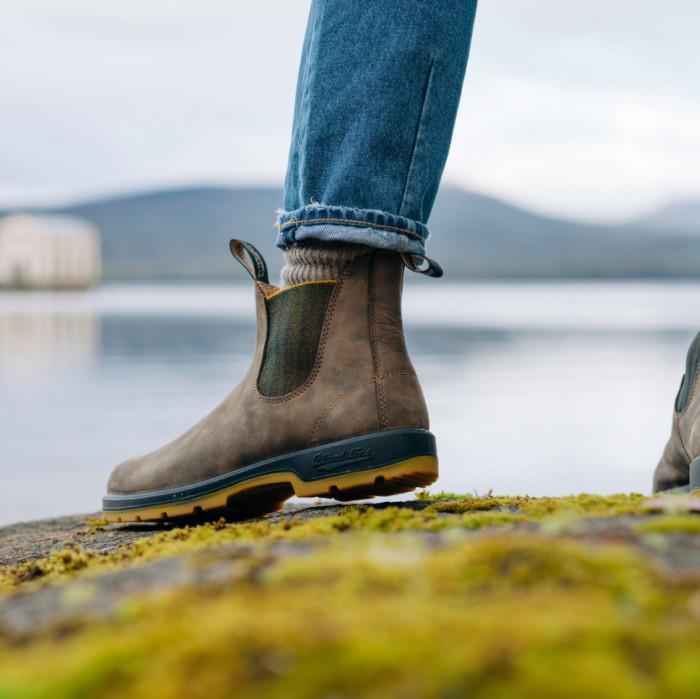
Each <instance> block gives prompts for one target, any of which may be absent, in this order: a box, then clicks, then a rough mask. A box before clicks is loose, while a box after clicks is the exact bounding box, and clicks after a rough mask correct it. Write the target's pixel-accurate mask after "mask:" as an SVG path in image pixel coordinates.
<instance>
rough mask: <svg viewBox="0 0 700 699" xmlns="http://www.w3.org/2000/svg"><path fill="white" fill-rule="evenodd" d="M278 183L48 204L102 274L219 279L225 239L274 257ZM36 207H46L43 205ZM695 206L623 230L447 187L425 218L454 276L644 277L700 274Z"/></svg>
mask: <svg viewBox="0 0 700 699" xmlns="http://www.w3.org/2000/svg"><path fill="white" fill-rule="evenodd" d="M280 201H281V191H280V190H279V189H276V188H227V187H192V188H182V189H173V190H162V191H151V192H144V193H137V194H131V195H125V196H119V197H114V198H109V199H102V200H96V201H90V202H85V203H80V204H77V205H74V206H67V207H62V208H60V209H51V212H53V213H68V214H71V215H76V216H81V217H83V218H86V219H88V220H90V221H92V222H93V223H94V224H96V225H97V226H98V227H99V229H100V230H101V232H102V236H103V256H104V270H105V276H106V277H107V278H112V279H114V278H132V279H134V278H139V279H142V278H148V279H154V278H219V277H231V276H236V275H239V274H241V273H242V272H240V270H238V269H237V267H238V266H237V265H235V264H234V263H233V262H232V260H231V259H230V256H229V253H228V246H227V243H228V240H229V238H231V237H240V238H244V239H247V240H250V241H252V242H253V243H254V244H255V245H257V246H258V247H260V249H261V251H262V252H263V253H264V254H265V255H266V256H267V257H268V259H269V260H270V262H271V265H270V266H271V274H272V276H273V278H274V277H275V276H276V275H277V273H278V269H279V266H280V265H279V262H280V259H281V257H280V255H279V254H278V252H277V251H276V249H275V247H274V236H275V231H274V228H273V220H274V212H275V210H276V208H277V207H278V206H279V204H280ZM43 211H48V209H45V210H43ZM698 211H700V202H698V201H695V202H681V203H678V204H675V205H670V206H668V207H666V208H664V209H662V210H660V211H659V212H657V213H656V214H654V215H652V216H650V217H647V218H645V219H643V220H639V221H635V222H631V223H628V224H625V225H620V226H602V225H592V224H585V223H580V222H575V221H570V220H565V219H558V218H552V217H547V216H542V215H539V214H535V213H532V212H530V211H527V210H525V209H523V208H519V207H517V206H513V205H511V204H508V203H506V202H504V201H501V200H499V199H495V198H492V197H487V196H484V195H481V194H477V193H474V192H468V191H463V190H460V189H455V188H450V187H445V188H443V189H442V191H441V192H440V195H439V197H438V200H437V202H436V206H435V210H434V212H433V216H432V218H431V221H430V225H431V229H432V231H433V236H432V238H431V240H430V246H429V251H430V255H431V256H433V257H435V258H436V259H437V260H438V261H439V262H440V263H441V264H442V265H443V266H444V268H445V270H446V273H447V274H448V275H450V276H452V277H476V278H487V277H494V278H533V277H535V278H561V277H571V278H601V277H621V278H643V277H699V276H700V218H699V217H698Z"/></svg>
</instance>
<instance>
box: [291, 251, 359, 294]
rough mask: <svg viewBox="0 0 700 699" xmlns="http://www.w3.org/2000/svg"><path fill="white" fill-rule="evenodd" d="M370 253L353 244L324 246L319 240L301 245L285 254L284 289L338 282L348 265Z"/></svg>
mask: <svg viewBox="0 0 700 699" xmlns="http://www.w3.org/2000/svg"><path fill="white" fill-rule="evenodd" d="M369 249H370V248H368V247H366V246H364V245H353V244H351V243H323V242H321V241H319V240H306V241H303V242H299V243H297V244H296V245H293V246H292V247H290V248H289V249H288V250H287V251H286V252H285V254H284V267H282V286H291V285H292V284H299V283H301V282H312V281H319V280H320V279H337V278H338V277H339V276H340V273H341V271H342V269H343V267H344V266H345V265H346V264H347V263H348V262H350V261H351V260H354V259H355V258H356V257H357V256H358V255H362V254H363V253H365V252H367V251H368V250H369Z"/></svg>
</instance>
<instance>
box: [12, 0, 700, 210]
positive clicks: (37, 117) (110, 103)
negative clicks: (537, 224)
mask: <svg viewBox="0 0 700 699" xmlns="http://www.w3.org/2000/svg"><path fill="white" fill-rule="evenodd" d="M367 1H368V2H370V1H371V0H367ZM308 5H309V2H308V0H187V1H186V0H97V1H96V0H0V127H1V128H0V205H10V206H11V205H16V204H25V203H40V202H61V201H70V200H74V199H80V198H84V197H88V196H92V195H94V194H107V193H112V192H120V191H131V190H134V189H138V188H141V187H156V186H162V185H180V184H190V183H204V182H216V183H227V182H233V183H246V184H250V183H265V184H277V183H279V182H281V180H282V177H283V175H284V169H285V165H286V156H287V151H288V147H289V133H290V128H291V117H292V107H293V94H294V83H295V79H296V71H297V64H298V60H299V54H300V50H301V41H302V37H303V32H304V27H305V23H306V13H307V10H308ZM698 27H700V2H698V1H697V0H666V2H664V3H661V2H659V1H658V0H584V2H562V1H561V0H482V2H481V6H480V7H479V11H478V14H477V21H476V29H475V35H474V42H473V44H472V55H471V61H470V65H469V68H468V71H467V82H466V85H465V90H464V94H463V98H462V105H461V108H460V112H459V115H458V119H457V127H456V131H455V137H454V141H453V147H452V152H451V155H450V159H449V162H448V165H447V169H446V175H445V181H448V182H451V183H456V184H459V185H462V186H465V187H469V188H472V189H476V190H480V191H484V192H487V193H490V194H495V195H498V196H503V197H506V198H508V199H510V200H512V201H515V202H517V203H521V204H525V205H527V206H530V207H533V208H536V209H538V210H541V211H546V212H552V213H557V214H564V215H569V216H578V217H586V218H591V219H619V218H624V217H626V216H629V215H634V214H636V213H638V212H643V211H646V210H649V209H652V208H654V207H655V206H657V205H658V204H660V203H663V202H665V201H667V200H669V199H673V198H677V197H687V196H700V89H699V88H700V40H699V39H698Z"/></svg>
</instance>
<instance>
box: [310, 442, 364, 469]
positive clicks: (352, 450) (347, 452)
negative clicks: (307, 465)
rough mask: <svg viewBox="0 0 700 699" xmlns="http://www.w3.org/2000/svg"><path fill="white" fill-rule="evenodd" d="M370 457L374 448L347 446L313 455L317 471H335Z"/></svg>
mask: <svg viewBox="0 0 700 699" xmlns="http://www.w3.org/2000/svg"><path fill="white" fill-rule="evenodd" d="M372 458H374V449H365V448H364V447H349V448H347V449H343V450H342V451H336V452H330V453H321V454H316V456H314V467H315V468H316V470H317V471H335V470H336V469H339V468H342V467H343V466H350V465H351V464H360V463H362V462H363V461H369V460H370V459H372Z"/></svg>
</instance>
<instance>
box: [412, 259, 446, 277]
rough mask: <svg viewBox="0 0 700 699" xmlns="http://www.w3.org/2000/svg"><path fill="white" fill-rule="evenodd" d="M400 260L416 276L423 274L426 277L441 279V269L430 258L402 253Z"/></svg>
mask: <svg viewBox="0 0 700 699" xmlns="http://www.w3.org/2000/svg"><path fill="white" fill-rule="evenodd" d="M401 260H402V261H403V263H404V264H405V265H406V267H408V269H410V270H411V272H418V274H425V276H426V277H436V278H437V277H441V276H442V275H443V274H444V272H443V270H442V267H440V265H439V264H438V263H437V262H435V260H433V259H432V258H430V257H426V256H425V255H413V254H410V253H402V254H401Z"/></svg>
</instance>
